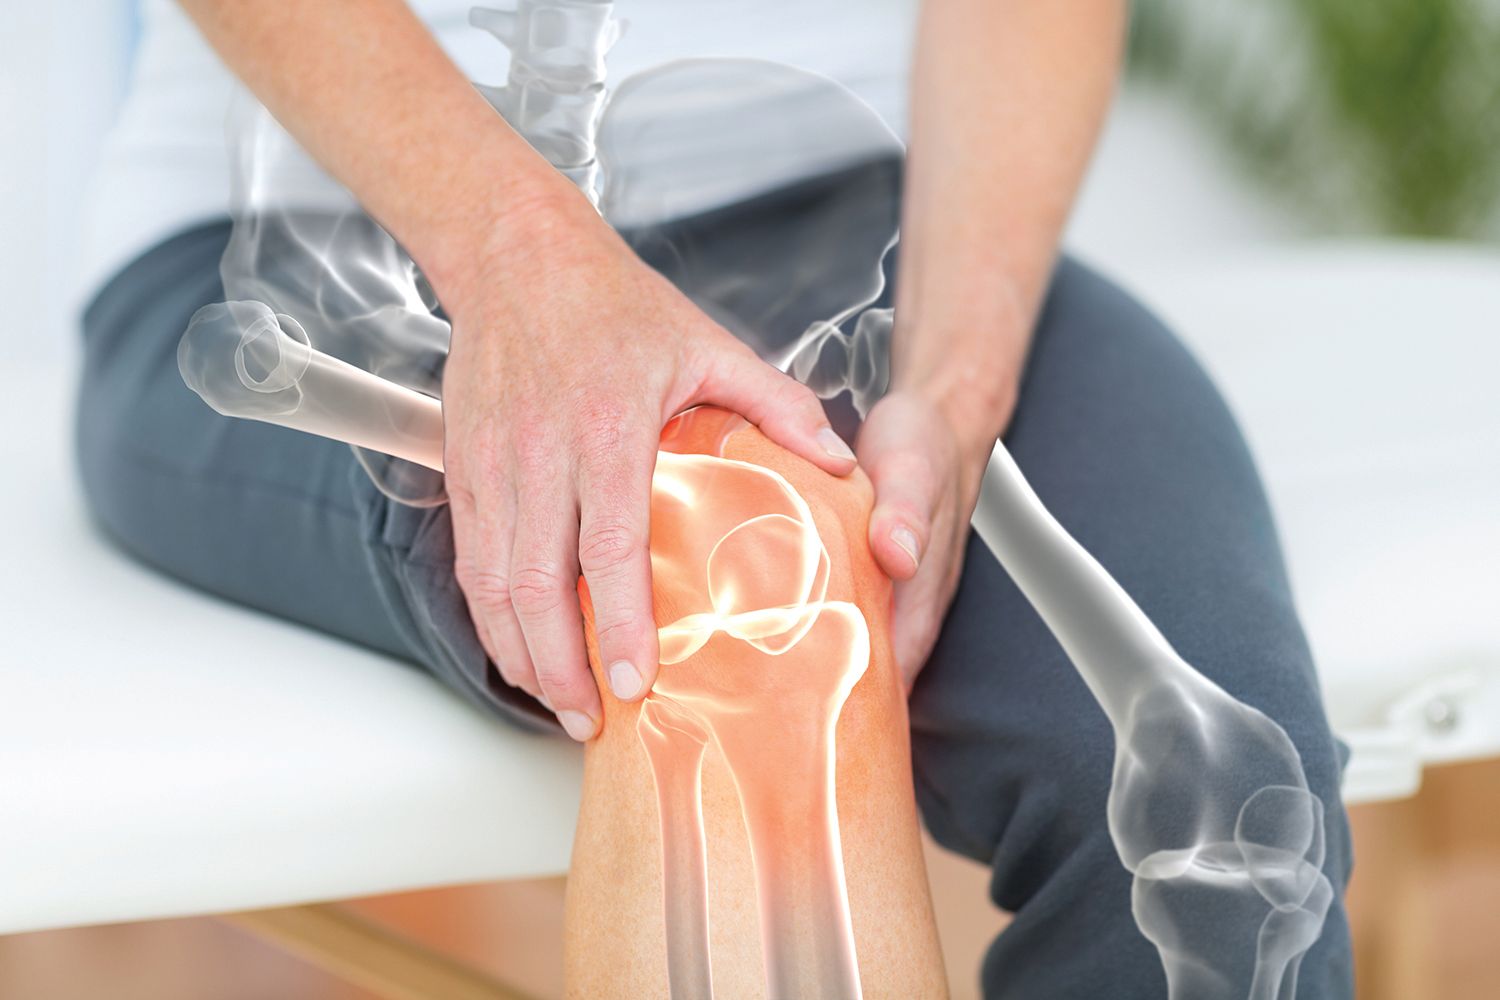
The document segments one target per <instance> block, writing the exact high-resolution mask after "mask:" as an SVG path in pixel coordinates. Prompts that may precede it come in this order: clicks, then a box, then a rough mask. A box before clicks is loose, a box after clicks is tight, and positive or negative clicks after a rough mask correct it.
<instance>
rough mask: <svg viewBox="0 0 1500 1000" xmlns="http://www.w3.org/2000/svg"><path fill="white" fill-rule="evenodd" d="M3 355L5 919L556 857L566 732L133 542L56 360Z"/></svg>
mask: <svg viewBox="0 0 1500 1000" xmlns="http://www.w3.org/2000/svg"><path fill="white" fill-rule="evenodd" d="M0 379H3V384H4V385H5V387H6V392H5V393H3V394H0V421H3V423H0V426H3V427H4V428H5V431H4V434H3V435H0V449H3V450H0V462H3V467H4V468H5V469H6V470H7V473H6V480H5V488H4V489H3V490H0V523H3V524H5V525H6V527H7V532H8V535H9V538H10V541H9V542H8V543H7V546H6V549H7V551H6V557H7V558H6V566H5V568H4V569H3V570H0V607H3V609H4V612H3V614H4V617H3V621H4V623H5V639H4V642H3V646H0V648H3V654H0V657H3V659H0V663H3V666H0V762H3V764H0V933H6V932H13V931H20V930H28V929H39V928H44V927H54V926H63V925H73V924H84V923H95V922H105V921H118V920H136V919H143V918H149V917H162V916H174V915H182V914H193V913H210V912H221V911H226V910H234V909H243V908H253V907H263V906H276V905H283V904H289V903H297V902H306V901H311V900H324V899H336V898H344V897H353V896H361V895H371V894H375V893H382V892H390V891H397V890H403V889H410V888H417V887H423V886H433V885H441V884H448V883H460V882H472V881H480V880H489V879H505V878H519V877H525V876H533V875H542V874H553V873H559V872H562V871H565V870H566V868H567V863H568V855H569V851H570V850H571V844H572V833H573V823H574V819H575V816H576V814H577V807H578V791H579V782H580V778H581V763H582V762H581V754H580V753H579V751H578V749H577V748H576V747H575V746H573V745H571V744H569V743H568V742H566V741H564V740H561V739H553V738H548V737H539V736H535V735H529V734H524V733H521V732H519V731H517V730H515V729H512V728H509V727H507V726H506V725H504V724H503V723H500V722H498V721H495V720H493V719H489V718H486V717H484V716H483V715H481V714H480V713H479V712H477V711H475V710H474V709H471V708H470V707H468V706H467V705H466V704H464V703H462V702H460V701H459V700H458V698H457V697H455V696H453V695H450V694H449V693H448V692H447V691H445V690H444V689H443V688H442V687H441V686H440V685H439V684H438V683H437V682H435V681H433V680H432V679H430V678H429V677H427V676H426V675H424V674H423V673H421V672H420V671H419V670H417V669H415V668H412V667H410V666H407V665H404V664H400V663H396V662H393V661H390V660H387V659H385V658H383V657H380V656H377V655H375V654H372V653H370V652H369V651H367V650H363V649H359V648H356V647H354V646H351V645H348V644H346V643H342V642H339V641H337V640H334V639H331V638H329V637H326V636H323V635H319V634H317V633H314V632H311V631H309V630H307V629H303V628H298V627H296V626H292V625H289V624H287V623H285V622H282V621H279V620H275V619H272V618H269V617H266V616H263V615H260V614H256V613H253V612H249V611H246V610H244V609H242V608H239V607H236V606H233V605H230V604H227V603H225V602H223V601H219V600H216V599H214V598H211V597H208V596H205V595H203V594H200V593H197V592H194V591H193V590H190V589H189V588H187V587H184V586H181V585H179V584H177V583H175V582H173V581H171V580H168V579H166V578H164V577H161V576H159V575H157V574H155V573H152V572H149V571H147V570H145V569H143V568H141V567H140V566H139V565H137V564H135V563H133V562H131V561H129V560H128V559H126V558H125V557H124V556H122V555H121V554H120V553H119V552H117V551H116V550H115V549H113V548H111V547H110V546H109V544H108V543H107V542H106V541H104V540H103V539H102V538H100V537H99V535H98V534H97V532H96V530H95V529H94V528H93V526H92V525H91V524H90V523H89V522H88V520H87V519H86V517H85V514H84V511H83V508H82V504H81V501H80V499H79V497H78V493H77V487H76V485H75V483H74V477H73V474H72V464H71V463H72V459H71V454H72V449H71V444H70V437H69V433H68V427H69V418H68V413H67V411H68V402H67V386H66V383H67V379H66V378H65V376H64V373H63V372H61V371H55V370H40V369H38V370H31V369H28V368H25V367H20V368H18V367H14V366H12V367H6V368H0Z"/></svg>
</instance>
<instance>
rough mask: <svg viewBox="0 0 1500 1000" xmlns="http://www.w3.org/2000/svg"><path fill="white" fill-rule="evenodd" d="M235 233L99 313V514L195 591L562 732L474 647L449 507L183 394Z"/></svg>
mask: <svg viewBox="0 0 1500 1000" xmlns="http://www.w3.org/2000/svg"><path fill="white" fill-rule="evenodd" d="M229 230H230V226H229V223H228V222H222V223H214V224H210V225H205V226H202V227H199V228H196V229H192V230H189V231H187V232H184V233H181V234H179V235H177V236H175V237H173V238H171V239H168V240H167V241H165V242H164V243H162V244H161V245H159V246H157V247H155V248H154V249H152V250H150V251H148V252H147V253H145V254H144V255H142V256H141V257H140V258H139V259H137V260H136V261H134V262H133V263H132V264H130V265H128V266H127V267H126V268H125V269H124V270H123V271H122V272H121V273H120V274H119V275H117V276H116V277H115V278H114V279H113V280H111V281H110V282H109V284H108V285H107V286H106V287H105V288H104V289H103V290H102V291H101V292H100V293H99V294H98V295H97V296H96V297H95V299H94V301H93V302H92V303H91V304H90V306H89V308H88V309H87V311H86V312H85V315H84V322H83V328H84V367H83V373H82V379H81V383H80V387H79V396H78V411H77V447H78V461H79V471H80V474H81V479H82V484H83V488H84V494H85V497H86V499H87V501H88V504H89V507H90V509H91V510H92V512H93V514H94V516H95V518H96V520H97V521H98V522H99V523H100V524H101V525H102V526H103V527H104V529H105V530H106V531H107V532H108V533H109V535H110V536H111V537H112V538H113V539H114V540H115V541H116V542H117V543H119V544H120V545H121V546H122V547H123V548H125V549H126V550H127V551H129V552H130V553H132V554H133V555H134V556H136V557H137V558H139V559H141V560H142V561H144V562H146V563H148V564H150V565H152V566H154V567H156V568H157V569H159V570H162V571H164V572H166V573H168V574H170V575H172V576H175V577H177V578H179V579H181V580H184V581H186V582H187V583H190V584H193V585H194V586H197V587H200V588H202V589H204V590H207V591H209V592H211V593H214V594H218V595H220V596H222V597H225V598H228V599H229V600H232V601H235V602H237V603H240V604H245V605H248V606H249V607H252V608H256V609H259V610H261V611H265V612H268V613H270V614H274V615H277V616H279V617H282V618H286V619H289V620H290V621H294V622H299V623H301V624H304V625H308V626H311V627H314V628H317V629H320V630H322V631H325V632H330V633H332V634H334V635H337V636H339V637H341V638H344V639H348V640H351V641H354V642H358V643H360V644H363V645H366V646H370V647H372V648H373V649H375V650H378V651H380V652H382V653H386V654H389V655H392V656H396V657H399V658H401V659H404V660H410V661H415V662H417V663H420V664H421V665H423V666H425V667H427V668H428V669H429V670H431V671H432V672H433V673H434V674H435V675H436V676H437V677H438V678H439V679H441V680H442V681H444V682H445V683H446V684H448V685H449V686H450V687H452V688H453V689H454V690H456V691H457V692H459V693H460V694H461V695H462V696H464V697H465V698H467V699H468V700H470V701H471V702H473V703H474V704H476V705H479V706H480V707H482V708H483V709H485V710H487V711H493V712H496V713H497V714H499V715H501V716H502V717H504V718H506V719H509V720H512V721H516V722H519V723H521V724H523V725H527V726H530V727H536V728H547V729H549V730H553V731H555V730H556V727H555V726H553V725H552V724H551V723H550V721H548V720H550V713H547V712H546V711H545V710H543V709H542V708H541V707H540V706H538V705H537V704H536V703H535V702H534V701H532V700H531V698H530V697H529V696H527V695H525V694H524V692H520V691H517V690H515V689H513V688H510V687H508V686H506V685H505V684H504V683H503V682H501V681H500V679H499V678H498V676H497V675H496V674H495V672H494V670H493V668H492V667H491V665H490V664H489V662H488V660H487V658H486V657H485V655H484V652H483V649H482V648H481V647H480V645H479V643H478V640H477V639H476V638H475V635H474V630H473V627H472V625H471V624H470V622H469V619H468V615H467V611H466V606H465V604H464V601H463V598H462V594H461V593H460V592H459V590H458V587H457V584H456V583H455V582H454V580H453V573H452V566H453V548H452V546H453V539H452V529H451V522H450V521H449V520H448V509H447V507H446V505H445V506H442V507H433V508H425V509H424V508H410V507H404V506H402V505H400V504H396V503H393V502H392V501H390V500H389V499H388V498H386V497H385V496H384V495H382V494H381V493H380V492H379V491H378V490H377V489H375V487H374V485H373V484H372V483H371V481H370V479H369V477H368V476H367V475H366V474H365V473H364V470H363V469H362V468H361V467H360V466H359V464H358V462H357V461H356V460H355V458H354V454H353V452H352V451H351V450H350V449H349V448H348V447H347V446H345V445H342V444H339V443H337V442H334V441H329V440H326V439H323V438H318V437H313V436H311V435H308V434H302V433H299V432H297V431H291V430H287V429H285V428H281V427H275V426H272V425H270V424H263V423H258V422H255V421H250V420H240V419H232V418H229V417H223V416H220V415H219V414H217V413H215V412H214V411H212V410H211V409H209V408H208V406H207V405H206V404H205V403H204V402H203V401H202V400H201V399H199V398H198V397H197V396H196V395H195V394H194V393H193V392H192V391H191V390H189V389H188V388H187V386H186V385H184V384H183V381H182V378H181V376H180V375H179V373H178V370H177V343H178V340H179V339H180V338H181V336H182V333H183V331H185V330H186V329H187V324H188V320H189V319H190V318H191V317H192V315H193V313H194V312H195V311H196V310H197V309H198V308H200V307H201V306H204V305H207V304H209V303H212V302H219V301H222V300H223V298H224V290H223V286H222V284H221V283H220V280H219V272H218V265H219V258H220V256H221V254H222V253H223V250H224V246H225V244H226V242H227V241H228V238H229ZM163 627H168V628H169V627H171V626H170V623H163ZM225 641H233V637H226V640H225ZM206 652H207V651H206Z"/></svg>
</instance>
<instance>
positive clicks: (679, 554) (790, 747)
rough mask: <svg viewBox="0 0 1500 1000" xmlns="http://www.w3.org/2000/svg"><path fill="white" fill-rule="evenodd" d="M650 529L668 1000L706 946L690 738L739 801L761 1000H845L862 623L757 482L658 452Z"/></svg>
mask: <svg viewBox="0 0 1500 1000" xmlns="http://www.w3.org/2000/svg"><path fill="white" fill-rule="evenodd" d="M652 525H653V534H652V567H653V574H654V585H655V587H656V589H657V592H658V596H659V597H662V596H665V598H666V599H667V600H668V601H670V603H671V604H672V605H673V606H675V607H678V608H680V610H681V611H682V614H681V615H680V616H679V617H678V618H677V619H676V620H675V621H672V622H669V623H668V624H666V625H664V626H662V627H661V629H660V632H661V639H662V643H661V644H662V650H663V655H662V669H661V672H660V674H659V675H658V677H657V680H656V684H655V686H654V687H653V689H652V692H651V694H650V695H649V696H648V698H647V700H646V703H645V706H644V708H643V710H642V712H641V716H640V721H639V722H638V725H637V731H638V733H639V734H640V737H641V740H642V742H643V743H644V744H645V746H646V750H647V754H648V756H649V758H650V761H651V767H652V773H653V775H654V777H655V781H656V787H657V795H658V804H659V806H660V809H661V811H662V837H663V864H664V872H663V887H664V890H665V891H666V893H667V899H666V906H665V909H666V918H667V924H668V926H667V941H668V976H669V980H670V982H671V983H672V984H673V989H672V996H673V997H674V1000H679V998H682V997H688V996H703V995H705V994H703V993H692V992H687V991H686V986H684V991H683V992H679V990H678V985H679V984H686V983H688V982H690V981H691V982H698V983H700V984H701V983H702V982H703V981H704V973H703V972H702V971H701V970H699V969H698V968H697V964H698V962H699V960H700V957H699V956H691V955H685V954H684V951H685V949H687V948H689V947H691V942H693V941H697V940H699V939H701V938H702V937H703V936H704V935H706V933H707V931H706V927H707V920H706V915H705V910H704V905H705V904H704V903H703V900H704V898H705V892H704V890H703V889H702V888H701V882H702V879H703V878H704V877H705V876H704V855H703V841H702V837H703V833H702V825H701V816H700V814H699V805H698V803H697V802H696V801H695V802H692V803H691V804H688V803H686V802H685V798H686V796H687V794H688V793H687V791H686V790H687V789H689V788H692V789H694V790H696V788H697V784H698V774H699V771H700V768H701V763H702V754H703V743H702V742H699V737H700V734H701V736H703V737H706V739H707V741H709V742H712V744H713V745H714V747H715V748H716V749H717V750H718V751H719V753H720V755H721V756H722V757H723V760H724V763H725V765H726V767H727V769H728V770H729V773H730V776H731V778H732V779H733V781H734V785H735V790H736V792H737V794H738V797H739V802H740V808H741V812H742V815H743V818H744V821H745V829H746V833H747V835H748V837H749V840H750V850H751V859H752V864H753V866H754V869H755V880H756V889H757V897H758V903H759V908H760V923H761V939H762V945H763V954H764V961H765V971H766V983H767V990H768V995H769V996H770V997H771V998H773V1000H781V998H788V1000H790V998H797V997H809V996H817V997H825V998H831V1000H849V998H857V997H859V996H860V995H861V993H860V984H859V971H858V963H857V961H856V956H855V950H854V933H853V927H852V925H851V922H850V916H849V903H848V894H847V890H846V886H845V882H844V867H843V853H842V847H841V844H840V840H839V832H838V815H837V810H836V798H835V789H834V733H835V727H836V725H837V721H838V717H839V712H840V710H841V709H842V707H843V704H844V701H845V699H846V698H847V697H848V695H849V692H850V690H852V688H853V687H854V684H855V682H857V681H858V680H859V678H860V677H861V676H862V675H863V673H864V671H865V669H866V667H867V665H868V663H869V658H870V636H869V630H868V626H867V625H866V623H865V619H864V615H863V614H862V613H861V612H860V610H859V608H858V607H856V606H855V605H853V604H850V603H848V602H843V601H825V600H824V597H825V595H826V591H827V586H828V576H829V571H828V565H829V559H828V554H827V552H826V550H825V549H824V547H823V544H822V542H821V540H820V539H819V537H818V533H817V529H816V527H815V526H814V523H813V519H812V516H811V512H810V511H809V509H808V507H807V504H806V501H804V500H803V499H802V497H801V496H800V495H799V494H798V493H797V492H796V490H795V489H793V488H792V487H791V485H790V483H788V482H787V481H786V480H785V479H784V478H782V477H781V476H779V475H777V474H776V473H774V472H772V471H770V470H768V469H764V468H761V467H759V466H754V465H749V464H747V463H743V462H734V461H730V460H727V459H723V458H718V457H715V456H706V455H676V454H673V453H671V452H663V453H661V454H660V456H659V457H658V464H657V472H656V477H655V480H654V487H653V503H652ZM658 526H659V527H660V530H658ZM669 810H671V811H674V812H676V813H677V814H678V815H676V816H671V815H669ZM685 817H691V819H687V818H685ZM679 965H681V967H679Z"/></svg>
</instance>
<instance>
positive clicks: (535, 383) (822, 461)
mask: <svg viewBox="0 0 1500 1000" xmlns="http://www.w3.org/2000/svg"><path fill="white" fill-rule="evenodd" d="M532 215H533V218H532V219H531V220H530V221H529V222H528V223H526V224H525V229H526V231H527V234H528V235H527V237H526V238H525V240H524V243H523V242H522V241H521V240H519V239H517V238H515V237H512V238H511V240H510V243H509V245H508V246H500V247H497V248H495V249H493V250H492V251H491V252H489V253H486V254H483V255H480V259H479V260H478V262H477V263H476V264H475V265H474V266H473V267H472V268H471V269H470V271H469V273H468V274H467V275H465V276H464V280H462V281H456V282H450V287H449V288H440V289H439V292H440V294H441V295H442V296H443V302H444V305H445V307H446V308H447V309H448V312H449V314H450V315H451V316H452V318H453V338H452V346H451V350H450V354H449V357H448V363H447V368H446V370H445V372H444V376H443V419H444V425H445V441H444V449H443V451H444V456H443V457H444V465H445V467H446V471H447V488H448V496H449V499H450V501H451V504H452V513H453V532H454V543H455V549H456V560H455V564H454V572H455V574H456V576H457V579H458V583H459V586H460V587H461V588H462V589H463V592H464V596H465V598H466V599H467V601H468V605H469V612H470V615H471V617H472V618H473V620H474V626H475V628H476V630H477V631H478V634H479V639H480V642H481V643H482V644H483V645H484V648H485V650H486V652H488V653H489V656H490V658H491V659H492V660H493V661H494V663H495V665H496V667H497V668H498V669H499V672H500V675H501V677H503V678H504V679H505V680H506V682H507V683H509V684H511V685H514V686H516V687H519V688H522V689H524V690H525V691H527V692H529V693H530V694H532V695H533V696H534V697H536V698H537V699H538V700H540V701H541V702H542V703H543V704H545V705H546V706H547V707H548V708H550V709H551V710H552V711H554V712H555V713H557V716H558V719H559V721H560V722H561V723H562V725H563V728H564V729H566V730H567V732H568V734H569V735H570V736H572V737H573V738H574V739H577V740H580V741H583V740H588V739H590V738H592V737H593V736H594V735H595V734H596V733H597V732H598V731H599V725H600V720H601V719H602V715H601V701H600V697H599V691H598V690H597V688H596V686H595V684H594V680H593V676H592V675H591V673H590V672H589V667H588V661H587V657H586V654H585V650H584V639H583V620H582V615H581V611H580V608H579V599H578V593H577V582H578V577H579V574H580V572H581V573H582V576H583V577H584V579H585V580H586V581H587V583H588V588H589V594H590V597H591V600H592V602H593V607H594V614H595V626H596V630H597V634H598V640H599V651H600V655H601V658H602V663H603V667H604V675H605V677H606V678H607V679H608V681H609V684H610V686H611V688H612V689H613V690H614V693H615V695H616V696H617V697H619V698H622V699H624V700H627V701H628V700H634V699H636V698H640V697H643V696H644V695H645V694H646V692H647V691H649V690H650V687H651V684H652V682H653V681H654V680H655V677H656V670H657V664H658V659H657V637H656V623H655V620H654V617H653V614H652V601H651V562H650V557H649V553H648V550H647V544H648V540H649V530H650V494H651V475H652V470H653V468H654V466H655V461H656V450H657V443H658V439H659V436H660V434H661V430H662V428H663V426H664V425H665V424H666V423H667V421H668V420H670V419H671V418H672V417H673V416H674V415H676V414H677V413H679V412H681V411H683V410H685V409H688V408H690V407H692V406H695V405H698V404H715V405H718V406H722V407H724V408H726V409H729V410H733V411H735V412H737V413H739V414H741V415H743V416H744V417H745V418H746V419H748V420H749V421H751V422H752V423H754V424H756V425H757V426H759V427H760V429H761V430H762V431H763V432H764V433H765V434H766V435H767V436H768V437H769V438H771V439H772V440H773V441H776V442H777V443H779V444H780V445H782V446H783V447H785V448H787V449H789V450H790V451H792V452H795V453H796V454H798V455H801V456H802V457H803V458H806V459H807V460H808V461H810V462H812V463H814V464H815V465H817V466H819V467H820V468H822V469H824V470H825V471H827V472H830V473H832V474H835V475H845V474H847V473H849V472H850V471H852V470H853V468H854V464H855V461H854V455H853V453H852V452H850V451H849V449H848V448H847V447H846V446H845V445H844V443H843V442H842V441H841V440H840V439H839V438H838V436H837V435H836V434H834V432H833V430H832V429H831V428H830V427H829V425H828V421H827V418H826V417H825V416H824V414H823V409H822V406H821V405H820V404H819V402H818V400H817V398H816V397H815V396H814V395H813V394H812V392H811V391H810V390H808V389H807V388H805V387H804V386H802V385H800V384H799V383H797V382H796V381H794V380H793V379H792V378H790V377H789V376H787V375H784V374H782V373H781V372H780V371H778V370H776V369H775V368H773V367H772V366H770V365H768V364H766V363H765V362H763V361H761V360H760V359H759V358H757V357H756V356H755V354H754V352H752V351H751V350H750V349H749V348H748V347H746V346H745V345H743V344H742V343H740V342H739V341H738V340H736V339H735V338H734V337H733V336H732V335H731V334H730V333H729V332H728V331H726V330H724V329H723V328H722V327H720V326H719V325H718V324H716V323H714V322H713V321H712V320H711V319H709V318H708V317H707V316H706V315H704V314H703V313H702V312H701V311H700V310H699V309H698V308H697V307H695V306H694V305H693V304H692V303H691V302H690V301H689V300H688V299H687V298H686V297H685V296H683V295H682V294H681V293H680V292H679V291H677V289H676V288H674V287H673V286H672V285H671V284H670V283H669V282H667V281H666V280H665V279H664V278H662V277H661V276H660V275H658V274H657V273H656V272H654V271H652V270H651V269H650V268H649V267H647V266H646V265H645V264H644V263H642V262H641V261H640V259H639V258H637V257H636V256H635V254H634V253H633V252H632V251H631V250H630V249H629V247H627V246H626V245H625V243H624V241H623V240H621V239H620V238H619V237H618V236H617V235H616V234H615V233H614V231H613V230H611V229H610V228H609V227H608V226H607V225H605V224H604V223H603V222H602V221H601V220H600V219H599V218H598V216H597V215H595V214H594V213H593V211H592V210H591V209H590V208H589V206H588V205H587V203H586V202H584V201H583V199H581V198H577V196H576V194H573V195H572V196H571V198H570V199H567V200H566V201H565V203H564V204H562V205H555V204H549V206H547V207H545V208H543V209H540V210H534V211H533V213H532Z"/></svg>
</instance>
